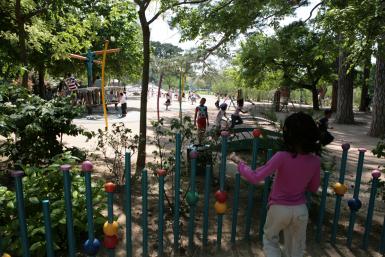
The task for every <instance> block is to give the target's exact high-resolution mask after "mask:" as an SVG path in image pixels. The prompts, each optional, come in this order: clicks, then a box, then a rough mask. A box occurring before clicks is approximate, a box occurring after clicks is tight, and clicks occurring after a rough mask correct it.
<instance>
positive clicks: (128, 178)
mask: <svg viewBox="0 0 385 257" xmlns="http://www.w3.org/2000/svg"><path fill="white" fill-rule="evenodd" d="M124 172H125V174H124V176H125V178H126V184H125V189H126V195H125V196H126V197H125V200H126V204H125V207H126V210H125V212H126V255H127V256H128V257H129V256H132V228H131V226H132V225H131V224H132V223H131V222H132V221H131V219H132V215H131V153H130V152H126V154H125V167H124Z"/></svg>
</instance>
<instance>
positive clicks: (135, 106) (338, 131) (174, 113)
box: [64, 96, 385, 257]
mask: <svg viewBox="0 0 385 257" xmlns="http://www.w3.org/2000/svg"><path fill="white" fill-rule="evenodd" d="M204 97H206V98H207V104H206V105H207V106H208V110H209V117H210V122H211V124H212V123H213V122H214V119H215V117H216V114H217V109H216V108H215V106H214V102H215V100H216V98H215V97H214V96H204ZM164 101H165V99H164V98H163V99H161V100H160V109H161V111H160V116H161V117H162V118H166V119H168V118H172V117H178V113H179V104H178V102H177V101H176V100H174V101H173V103H172V105H171V106H170V107H169V109H170V110H169V111H166V110H165V105H164V104H163V103H164ZM266 105H267V104H263V103H257V104H256V108H258V109H260V110H263V109H264V108H265V107H266ZM194 107H195V105H191V103H190V102H187V101H184V102H183V105H182V109H183V115H190V116H193V111H194ZM147 108H148V112H147V126H148V128H151V124H150V121H151V120H155V119H156V117H157V112H156V97H149V101H148V104H147ZM301 108H308V107H307V106H302V107H301ZM109 109H110V110H111V113H110V114H109V117H108V122H109V124H110V125H111V124H113V123H115V122H124V124H125V125H126V126H127V127H128V128H130V129H132V131H133V132H134V133H135V134H138V133H139V110H140V97H139V96H130V97H129V100H128V113H127V116H126V117H124V118H120V117H119V113H118V112H116V111H115V110H113V109H114V108H113V106H110V107H109ZM299 109H300V107H299V106H296V110H299ZM233 110H234V107H232V108H231V109H230V110H229V111H228V113H229V114H230V113H232V112H233ZM119 111H120V110H119ZM288 114H289V113H280V114H279V115H278V116H279V119H280V120H284V118H285V117H286V116H287V115H288ZM93 118H94V119H92V120H90V119H87V118H86V117H84V118H80V119H76V120H75V121H74V123H75V124H77V125H79V126H82V127H84V128H85V129H87V130H90V131H97V130H98V129H103V128H104V120H103V117H102V116H101V112H100V110H99V111H96V112H95V115H94V117H93ZM370 120H371V117H370V116H369V115H367V114H363V113H357V114H356V121H358V125H339V124H334V123H333V119H332V121H331V126H333V129H332V130H331V133H332V134H333V135H334V136H335V141H334V142H333V143H332V144H330V145H329V146H327V150H328V151H327V152H326V156H327V158H329V159H330V158H333V157H335V158H336V167H335V169H334V170H332V176H331V179H330V184H332V183H334V182H336V181H337V179H338V170H339V159H340V156H341V153H342V149H341V144H342V143H345V142H348V143H350V144H351V148H350V151H349V157H348V165H347V174H346V184H347V185H348V186H349V192H348V194H347V195H346V197H345V198H344V202H343V204H345V201H347V199H349V197H350V196H351V194H352V191H353V190H352V185H353V183H354V179H355V176H354V174H355V173H356V169H357V167H356V165H357V159H358V148H361V147H364V148H366V149H367V150H368V151H367V152H366V156H365V162H364V173H363V180H362V184H361V188H362V189H361V191H362V193H361V196H360V198H362V199H363V201H366V200H367V198H368V191H367V189H368V182H369V180H370V178H371V176H370V172H371V170H372V169H374V168H377V167H378V165H381V164H382V165H384V164H385V163H384V160H379V159H377V158H376V157H375V156H373V154H372V153H371V150H372V149H373V148H374V147H375V145H376V143H377V141H378V138H372V137H369V136H367V135H366V133H367V131H368V130H369V126H370ZM248 125H249V123H248ZM147 136H148V138H150V137H151V136H152V130H151V129H148V135H147ZM64 142H65V143H66V144H67V145H70V146H77V147H79V148H82V149H85V150H87V151H89V152H94V151H95V147H96V139H92V140H90V141H88V142H86V139H85V138H83V137H76V138H74V137H65V138H64ZM153 149H154V146H152V145H147V160H148V161H150V160H152V156H151V154H150V153H151V152H152V150H153ZM135 160H136V158H135V157H134V158H133V161H134V162H135ZM214 169H215V170H217V168H216V167H214ZM234 173H235V166H234V165H232V164H229V165H228V173H227V175H228V176H229V177H233V175H234ZM153 193H156V192H153ZM135 201H136V204H137V208H138V209H136V208H135V207H134V208H133V211H134V212H135V213H136V214H134V219H135V217H136V223H135V222H134V223H135V224H134V227H133V234H136V233H139V232H140V226H139V224H140V215H139V211H140V202H141V199H140V197H138V198H136V200H135ZM364 207H365V203H364ZM328 208H329V209H330V210H331V211H332V210H333V208H334V197H329V200H328ZM345 209H346V208H345ZM363 209H364V211H362V216H365V213H366V210H365V208H363ZM345 211H346V210H345ZM115 212H116V214H117V215H118V217H119V221H120V223H121V224H124V222H125V216H124V214H123V212H122V209H121V208H120V207H117V206H115ZM228 216H230V215H228ZM374 219H375V221H376V222H378V224H381V223H382V219H383V203H381V202H379V203H378V207H377V209H376V212H375V218H374ZM345 223H346V222H344V224H343V225H342V226H343V227H344V226H346V224H345ZM326 224H329V223H328V222H326ZM153 225H156V224H153ZM329 225H330V224H329ZM329 225H326V226H329ZM150 226H151V225H150ZM311 226H313V225H311ZM213 229H214V228H213ZM345 229H346V228H345ZM166 230H167V229H166ZM362 231H363V227H362V225H357V226H356V233H362ZM152 232H153V233H155V234H156V229H155V230H152ZM375 233H378V232H376V231H375ZM169 236H170V235H169ZM227 236H228V235H227ZM377 236H378V235H377ZM377 236H376V238H377ZM225 237H226V236H225ZM309 237H310V238H311V237H312V236H309ZM358 237H360V236H358ZM151 238H153V240H154V239H155V238H156V236H155V235H153V236H152V237H151ZM312 238H314V237H312ZM339 238H340V239H339V240H338V244H337V245H336V246H333V245H331V244H329V243H327V242H324V243H322V244H318V243H316V242H315V241H314V240H313V239H309V243H308V252H307V255H306V256H380V255H379V254H377V253H375V251H373V250H371V251H369V252H363V251H361V250H359V244H360V241H359V240H358V241H357V247H354V249H353V250H350V249H347V248H346V247H345V246H344V244H345V241H344V240H345V239H344V236H343V234H341V236H340V237H339ZM165 240H168V239H165ZM213 240H214V239H213ZM134 241H137V242H136V245H137V246H139V245H140V238H138V237H135V240H134ZM214 241H215V240H214ZM326 241H327V240H326ZM376 241H377V239H376ZM376 243H377V242H376ZM121 245H124V244H121ZM213 248H214V247H213ZM214 249H215V248H214ZM152 250H154V249H152ZM140 253H141V249H139V248H136V249H135V255H138V256H139V255H140ZM193 255H194V256H206V255H210V256H218V257H219V256H263V255H262V252H261V245H260V244H255V243H253V244H246V243H243V242H242V243H240V244H239V245H238V247H235V248H234V247H233V248H232V247H230V246H229V245H224V247H223V249H222V250H221V251H219V252H218V251H200V250H198V251H196V252H195V253H193ZM117 256H124V249H123V248H120V249H118V251H117ZM166 256H168V255H167V254H166Z"/></svg>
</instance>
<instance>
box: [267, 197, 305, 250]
mask: <svg viewBox="0 0 385 257" xmlns="http://www.w3.org/2000/svg"><path fill="white" fill-rule="evenodd" d="M308 218H309V214H308V210H307V207H306V205H305V204H302V205H295V206H285V205H271V206H270V208H269V210H268V212H267V218H266V223H265V227H264V234H263V251H264V253H265V255H266V257H281V256H282V255H281V249H280V247H279V233H280V232H281V231H283V237H284V256H285V257H302V256H303V255H304V253H305V249H306V226H307V221H308Z"/></svg>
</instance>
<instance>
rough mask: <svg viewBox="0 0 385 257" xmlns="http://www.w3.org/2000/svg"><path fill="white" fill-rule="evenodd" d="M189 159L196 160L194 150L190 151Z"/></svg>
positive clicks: (196, 156)
mask: <svg viewBox="0 0 385 257" xmlns="http://www.w3.org/2000/svg"><path fill="white" fill-rule="evenodd" d="M190 158H191V159H196V158H198V152H197V151H195V150H192V151H191V152H190Z"/></svg>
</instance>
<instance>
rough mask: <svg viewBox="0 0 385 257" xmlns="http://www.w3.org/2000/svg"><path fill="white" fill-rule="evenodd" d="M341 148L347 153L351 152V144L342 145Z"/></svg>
mask: <svg viewBox="0 0 385 257" xmlns="http://www.w3.org/2000/svg"><path fill="white" fill-rule="evenodd" d="M341 147H342V150H345V151H346V150H349V148H350V144H349V143H345V144H342V145H341Z"/></svg>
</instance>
